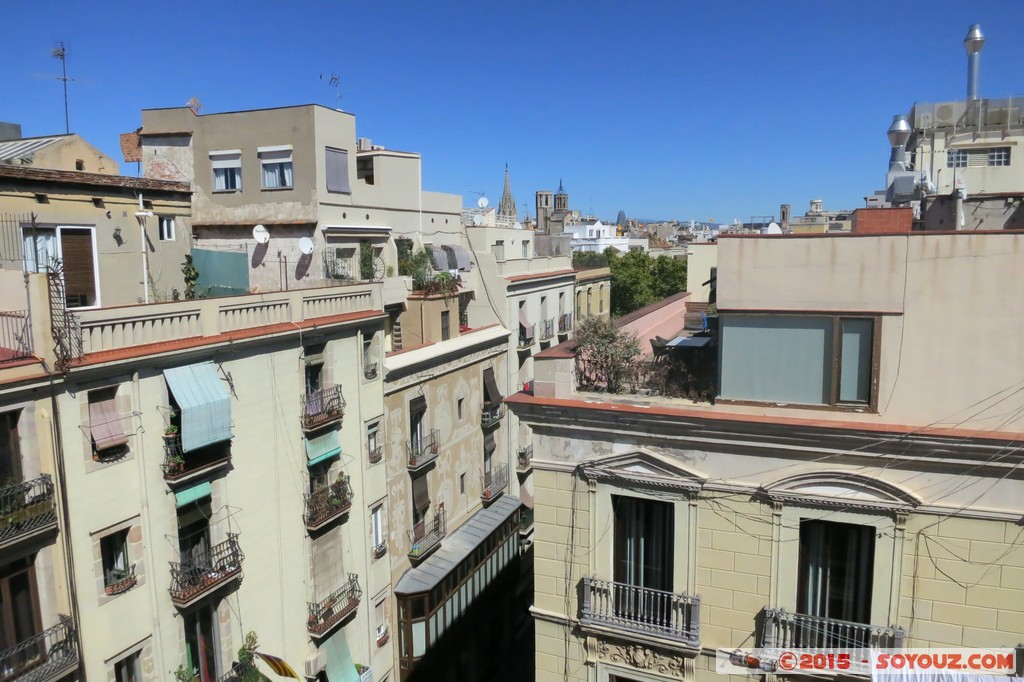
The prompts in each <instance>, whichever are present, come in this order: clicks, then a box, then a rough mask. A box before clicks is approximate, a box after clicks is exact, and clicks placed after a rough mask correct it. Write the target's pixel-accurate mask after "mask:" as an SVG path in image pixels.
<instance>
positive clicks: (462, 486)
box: [459, 472, 466, 495]
mask: <svg viewBox="0 0 1024 682" xmlns="http://www.w3.org/2000/svg"><path fill="white" fill-rule="evenodd" d="M459 493H460V494H461V495H465V494H466V474H465V472H463V473H461V474H459Z"/></svg>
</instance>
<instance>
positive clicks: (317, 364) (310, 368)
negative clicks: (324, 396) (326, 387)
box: [302, 343, 325, 395]
mask: <svg viewBox="0 0 1024 682" xmlns="http://www.w3.org/2000/svg"><path fill="white" fill-rule="evenodd" d="M324 348H325V344H322V343H317V344H314V345H312V346H306V347H305V348H304V349H303V351H302V355H303V358H304V359H305V363H304V378H305V384H306V395H311V394H313V393H316V392H317V391H319V390H320V389H322V388H323V374H324Z"/></svg>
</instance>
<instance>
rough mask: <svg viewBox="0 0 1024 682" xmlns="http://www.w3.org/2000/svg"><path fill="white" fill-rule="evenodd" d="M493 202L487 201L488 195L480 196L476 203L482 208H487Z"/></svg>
mask: <svg viewBox="0 0 1024 682" xmlns="http://www.w3.org/2000/svg"><path fill="white" fill-rule="evenodd" d="M490 203H491V202H489V201H487V197H480V198H479V199H477V200H476V205H477V206H479V207H480V208H487V206H488V205H489V204H490Z"/></svg>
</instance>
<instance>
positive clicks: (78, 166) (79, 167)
mask: <svg viewBox="0 0 1024 682" xmlns="http://www.w3.org/2000/svg"><path fill="white" fill-rule="evenodd" d="M75 170H76V171H84V170H85V161H83V160H82V159H75Z"/></svg>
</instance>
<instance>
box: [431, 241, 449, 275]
mask: <svg viewBox="0 0 1024 682" xmlns="http://www.w3.org/2000/svg"><path fill="white" fill-rule="evenodd" d="M431 256H432V257H433V261H434V269H435V270H451V269H452V266H451V265H449V264H448V252H447V251H445V250H444V247H443V246H432V247H431Z"/></svg>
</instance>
